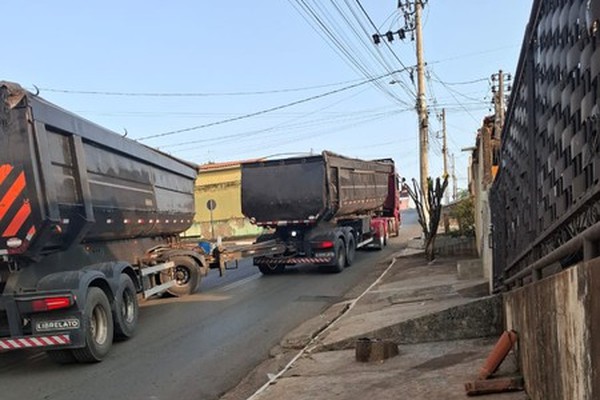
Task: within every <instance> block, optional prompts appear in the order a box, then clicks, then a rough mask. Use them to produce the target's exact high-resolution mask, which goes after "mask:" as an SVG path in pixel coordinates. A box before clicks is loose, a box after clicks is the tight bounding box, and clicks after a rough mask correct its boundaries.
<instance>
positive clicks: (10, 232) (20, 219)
mask: <svg viewBox="0 0 600 400" xmlns="http://www.w3.org/2000/svg"><path fill="white" fill-rule="evenodd" d="M29 215H31V206H30V205H29V202H28V201H25V203H23V205H22V206H21V208H20V209H19V211H18V212H17V215H15V217H14V218H13V220H12V221H11V222H10V224H9V225H8V227H7V228H6V230H5V231H4V233H3V234H2V237H11V236H15V235H16V234H17V233H19V229H21V227H22V226H23V224H24V223H25V221H26V220H27V218H28V217H29Z"/></svg>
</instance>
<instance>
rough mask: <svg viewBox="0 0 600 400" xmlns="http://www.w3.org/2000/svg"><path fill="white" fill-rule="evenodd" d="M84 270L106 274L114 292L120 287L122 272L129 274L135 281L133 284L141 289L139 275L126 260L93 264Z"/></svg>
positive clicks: (137, 288)
mask: <svg viewBox="0 0 600 400" xmlns="http://www.w3.org/2000/svg"><path fill="white" fill-rule="evenodd" d="M83 271H99V272H101V273H102V274H104V276H105V277H106V280H107V282H108V284H109V286H110V289H111V290H112V292H113V293H116V292H117V288H118V287H119V281H120V279H121V274H124V273H125V274H127V275H129V277H130V278H131V280H132V281H133V284H134V285H135V288H136V290H138V291H139V290H141V287H140V282H139V280H138V279H137V275H136V273H135V271H134V269H133V267H132V266H131V265H130V264H128V263H126V262H124V261H116V262H104V263H98V264H92V265H88V266H86V267H85V268H83Z"/></svg>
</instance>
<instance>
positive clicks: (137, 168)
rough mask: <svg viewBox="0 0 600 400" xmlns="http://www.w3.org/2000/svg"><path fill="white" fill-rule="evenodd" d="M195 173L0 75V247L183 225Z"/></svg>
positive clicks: (25, 247) (161, 232)
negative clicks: (5, 79) (3, 78)
mask: <svg viewBox="0 0 600 400" xmlns="http://www.w3.org/2000/svg"><path fill="white" fill-rule="evenodd" d="M195 178H196V169H195V166H194V165H191V164H189V163H186V162H183V161H180V160H178V159H176V158H173V157H171V156H169V155H166V154H164V153H161V152H158V151H156V150H154V149H151V148H149V147H147V146H145V145H142V144H140V143H137V142H135V141H133V140H130V139H126V138H124V137H122V136H120V135H117V134H115V133H113V132H111V131H109V130H107V129H104V128H102V127H100V126H98V125H95V124H93V123H91V122H89V121H87V120H84V119H82V118H80V117H78V116H76V115H74V114H72V113H70V112H68V111H65V110H63V109H61V108H59V107H57V106H55V105H53V104H51V103H49V102H47V101H45V100H43V99H42V98H40V97H38V96H36V95H33V94H31V93H29V92H27V91H25V90H23V89H22V88H21V87H20V86H18V85H16V84H13V83H9V82H0V255H15V256H20V255H23V256H29V257H30V258H33V257H35V256H37V255H39V254H47V253H52V252H56V251H61V249H65V248H67V247H69V246H70V245H72V244H74V243H82V242H83V243H86V242H94V241H110V240H118V239H129V238H138V237H155V236H168V235H173V234H176V233H179V232H182V231H184V230H185V229H187V228H188V227H189V226H190V225H191V221H192V216H193V213H194V203H193V202H194V197H193V188H194V179H195Z"/></svg>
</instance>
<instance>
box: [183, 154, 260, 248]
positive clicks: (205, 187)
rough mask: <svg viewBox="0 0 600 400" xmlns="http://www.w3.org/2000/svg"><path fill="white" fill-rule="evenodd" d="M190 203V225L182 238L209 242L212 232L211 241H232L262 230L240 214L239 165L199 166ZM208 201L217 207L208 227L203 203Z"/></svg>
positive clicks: (208, 215) (207, 214)
mask: <svg viewBox="0 0 600 400" xmlns="http://www.w3.org/2000/svg"><path fill="white" fill-rule="evenodd" d="M194 200H195V203H196V214H195V215H194V223H193V225H192V227H191V228H190V229H189V230H188V231H186V232H185V234H184V235H185V236H202V237H204V238H209V239H210V238H211V237H212V235H213V230H214V237H215V238H217V237H218V236H220V237H222V238H236V237H243V236H253V235H257V234H259V233H260V232H261V231H262V228H259V227H257V226H255V225H252V224H251V223H250V221H248V219H247V218H245V217H244V216H243V214H242V209H241V168H240V164H232V163H227V164H225V165H223V166H222V167H220V166H219V165H207V166H205V167H201V168H200V172H199V174H198V178H197V179H196V184H195V190H194ZM208 200H214V201H215V203H216V205H217V206H216V208H215V209H214V210H213V211H212V224H211V212H210V210H209V209H208V208H207V204H206V203H207V202H208Z"/></svg>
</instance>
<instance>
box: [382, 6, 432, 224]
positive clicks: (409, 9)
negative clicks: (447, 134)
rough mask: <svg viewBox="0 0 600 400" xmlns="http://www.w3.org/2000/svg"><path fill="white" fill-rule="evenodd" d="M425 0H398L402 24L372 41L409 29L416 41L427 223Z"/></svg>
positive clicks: (390, 38)
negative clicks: (402, 19)
mask: <svg viewBox="0 0 600 400" xmlns="http://www.w3.org/2000/svg"><path fill="white" fill-rule="evenodd" d="M426 3H427V0H398V8H399V9H401V12H402V13H403V14H404V20H405V21H404V27H403V28H401V29H399V30H398V31H396V32H392V31H388V32H387V33H385V34H380V33H375V34H374V35H373V36H372V37H373V42H374V43H375V44H379V43H380V42H381V39H383V38H385V39H387V40H388V42H391V41H393V40H394V35H395V34H397V35H398V37H399V38H400V39H405V38H406V35H407V33H409V32H410V33H412V36H411V37H412V39H413V40H415V41H416V48H417V66H416V67H417V99H416V100H417V104H416V106H417V114H418V117H419V175H420V184H421V191H422V193H423V198H422V201H423V205H424V207H423V208H424V210H423V214H424V215H423V216H424V218H425V221H424V222H425V223H426V224H428V223H429V208H428V204H429V202H428V197H429V196H428V191H429V188H428V186H429V184H428V180H427V179H428V177H429V160H428V152H429V117H428V113H427V102H426V97H425V60H424V56H423V28H422V24H421V14H422V12H423V6H424V5H425V4H426Z"/></svg>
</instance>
